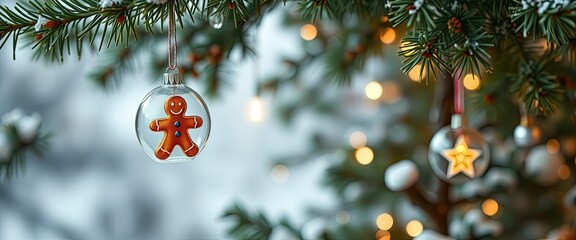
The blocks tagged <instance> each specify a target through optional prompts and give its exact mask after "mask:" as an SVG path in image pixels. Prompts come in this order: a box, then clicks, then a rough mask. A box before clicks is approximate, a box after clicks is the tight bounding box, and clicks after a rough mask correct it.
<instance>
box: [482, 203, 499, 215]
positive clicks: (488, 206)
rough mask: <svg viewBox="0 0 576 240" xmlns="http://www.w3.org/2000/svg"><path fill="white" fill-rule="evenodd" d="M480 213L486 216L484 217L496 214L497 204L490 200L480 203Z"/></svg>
mask: <svg viewBox="0 0 576 240" xmlns="http://www.w3.org/2000/svg"><path fill="white" fill-rule="evenodd" d="M482 212H484V214H486V216H489V217H490V216H494V215H496V213H498V202H496V200H494V199H492V198H488V199H486V200H484V202H482Z"/></svg>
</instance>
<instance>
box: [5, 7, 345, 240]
mask: <svg viewBox="0 0 576 240" xmlns="http://www.w3.org/2000/svg"><path fill="white" fill-rule="evenodd" d="M279 20H280V16H279V14H278V13H275V14H272V15H271V16H270V17H268V18H266V20H265V22H264V23H263V25H262V26H261V31H259V33H258V40H257V41H258V43H259V44H258V52H259V55H258V58H257V60H256V61H238V63H237V64H236V65H235V67H234V69H233V70H232V71H233V72H234V79H233V84H231V86H227V87H226V89H225V91H224V93H223V94H222V96H219V97H205V101H206V102H207V104H208V106H209V109H210V112H211V115H212V133H211V136H210V139H209V141H208V144H207V145H206V148H205V149H204V150H203V151H202V152H201V154H200V155H199V156H198V157H197V158H196V159H195V160H194V161H192V162H190V163H184V164H182V163H181V164H158V163H156V162H154V161H152V160H151V159H149V157H148V156H147V155H146V154H145V153H144V152H143V151H142V149H141V148H140V145H139V143H138V139H137V137H136V132H135V129H134V121H135V116H136V111H137V109H138V105H139V104H140V101H141V100H142V99H143V98H144V96H145V95H146V94H147V93H148V92H149V91H150V90H152V89H153V88H155V87H156V86H159V85H160V84H161V80H162V76H161V75H159V74H153V73H151V72H152V71H150V69H149V67H148V66H147V65H146V63H148V62H149V61H150V60H149V59H139V60H138V61H140V64H139V66H138V68H141V70H136V71H134V72H132V73H130V74H125V75H123V77H122V78H123V79H122V82H120V83H118V84H115V85H114V86H113V87H110V88H109V89H105V88H102V87H101V86H99V85H98V84H97V83H95V82H93V81H91V80H90V79H88V77H87V76H88V73H89V72H90V70H91V69H93V68H94V65H96V64H97V61H98V60H99V59H97V58H94V57H91V56H90V55H85V56H83V58H82V60H80V61H77V60H75V59H69V60H67V61H66V62H64V63H62V64H58V63H48V62H44V61H32V60H31V59H32V56H31V51H30V50H28V49H26V48H23V49H19V50H18V51H17V53H16V54H17V58H16V60H15V61H14V60H12V52H11V46H10V44H8V46H6V47H4V48H3V49H2V50H1V51H0V73H1V74H0V113H1V114H5V113H8V112H10V111H12V110H13V109H15V108H20V109H22V110H23V111H24V112H25V113H26V114H31V113H33V112H38V113H40V115H41V116H42V127H43V128H45V129H47V130H49V132H50V133H51V135H52V137H51V139H50V147H49V150H48V151H47V152H46V154H45V155H44V156H43V157H38V156H36V155H34V154H28V155H27V159H28V161H27V166H26V169H25V173H24V174H23V175H20V176H18V177H14V178H13V179H12V180H11V181H10V182H2V183H1V184H0V239H2V240H12V239H175V240H179V239H182V240H184V239H222V238H225V227H226V221H223V220H222V219H220V217H221V216H222V215H223V213H224V210H225V208H226V207H227V206H229V205H231V204H232V203H233V202H234V201H235V200H242V201H244V202H248V203H250V205H252V206H253V207H259V208H263V209H264V211H265V212H267V213H270V214H272V215H278V216H279V214H280V213H286V214H288V215H290V216H292V217H294V218H295V219H302V218H303V217H302V214H303V213H304V209H301V206H302V205H303V204H304V203H314V204H317V205H330V204H333V200H332V199H331V197H330V195H329V194H328V190H326V189H322V188H321V187H320V185H319V179H321V177H322V175H321V174H320V173H321V171H322V169H324V168H325V167H326V164H325V163H322V162H316V163H314V164H310V165H307V166H306V167H302V168H296V169H295V170H292V169H288V168H287V167H285V166H284V165H279V166H276V165H275V164H274V161H272V159H274V158H275V157H277V156H280V155H285V154H287V153H293V152H298V151H302V150H304V149H307V148H309V146H308V142H309V138H308V135H309V130H310V129H313V128H316V127H318V126H319V125H325V124H331V122H330V121H327V122H323V123H320V122H318V119H316V118H315V117H314V116H313V114H303V115H301V116H300V117H299V119H298V120H296V121H294V122H293V123H292V124H291V125H286V124H283V123H282V122H280V121H279V120H278V119H277V118H276V117H275V116H274V112H273V109H272V108H273V107H274V105H273V104H274V103H272V102H271V101H270V99H269V98H268V97H266V96H263V97H262V98H258V100H256V101H257V102H260V103H262V106H261V107H260V106H258V104H257V106H256V107H254V106H252V107H251V104H250V103H251V102H253V101H254V100H253V98H254V97H255V85H256V81H258V79H260V78H261V76H263V75H264V74H269V73H268V72H270V71H273V70H271V69H275V68H280V67H282V64H281V59H280V56H282V55H290V54H292V55H294V54H302V53H301V51H302V50H301V49H300V48H299V46H300V41H301V40H300V36H299V29H298V28H290V29H281V28H280V23H279ZM162 47H164V45H162ZM99 54H100V55H105V54H107V53H106V51H103V52H101V53H99ZM187 85H189V86H190V87H192V88H194V89H196V90H197V91H198V92H200V93H201V94H203V91H204V90H205V89H203V88H202V86H201V85H200V84H199V83H198V82H193V81H188V82H187ZM342 91H348V90H342ZM286 94H297V92H296V91H294V92H292V93H286ZM252 105H254V103H252ZM254 108H255V109H254ZM335 127H336V126H335ZM344 141H346V139H344V138H343V139H342V142H344ZM275 166H276V168H274V167H275ZM273 169H275V170H273Z"/></svg>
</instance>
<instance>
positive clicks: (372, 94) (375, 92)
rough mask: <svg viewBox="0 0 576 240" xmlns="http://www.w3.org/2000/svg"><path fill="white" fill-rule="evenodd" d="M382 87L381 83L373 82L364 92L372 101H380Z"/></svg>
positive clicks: (367, 85)
mask: <svg viewBox="0 0 576 240" xmlns="http://www.w3.org/2000/svg"><path fill="white" fill-rule="evenodd" d="M382 91H383V90H382V85H381V84H380V83H379V82H376V81H371V82H369V83H368V84H366V88H365V89H364V92H365V93H366V97H367V98H368V99H370V100H378V99H379V98H380V97H381V96H382Z"/></svg>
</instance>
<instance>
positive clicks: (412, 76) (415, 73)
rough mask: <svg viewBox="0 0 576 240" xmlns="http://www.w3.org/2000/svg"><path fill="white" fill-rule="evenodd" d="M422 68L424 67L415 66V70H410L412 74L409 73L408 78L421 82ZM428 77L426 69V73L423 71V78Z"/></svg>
mask: <svg viewBox="0 0 576 240" xmlns="http://www.w3.org/2000/svg"><path fill="white" fill-rule="evenodd" d="M421 68H422V65H420V64H417V65H416V66H414V68H412V70H410V72H408V77H409V78H410V79H411V80H412V81H414V82H420V79H421V78H420V69H421ZM424 77H426V69H424V71H422V78H424Z"/></svg>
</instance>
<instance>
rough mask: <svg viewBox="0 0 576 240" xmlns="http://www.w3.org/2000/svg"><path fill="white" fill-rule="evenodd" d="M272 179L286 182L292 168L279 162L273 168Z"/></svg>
mask: <svg viewBox="0 0 576 240" xmlns="http://www.w3.org/2000/svg"><path fill="white" fill-rule="evenodd" d="M271 176H272V181H274V182H275V183H278V184H284V183H286V182H287V181H288V179H289V178H290V170H288V167H286V166H285V165H283V164H278V165H276V166H274V167H273V168H272V172H271Z"/></svg>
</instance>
